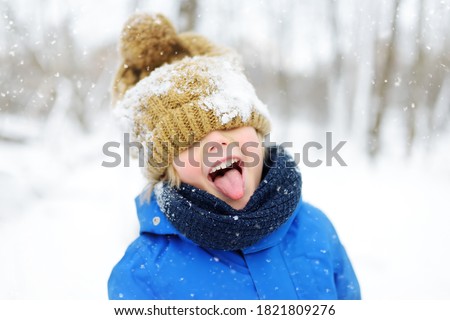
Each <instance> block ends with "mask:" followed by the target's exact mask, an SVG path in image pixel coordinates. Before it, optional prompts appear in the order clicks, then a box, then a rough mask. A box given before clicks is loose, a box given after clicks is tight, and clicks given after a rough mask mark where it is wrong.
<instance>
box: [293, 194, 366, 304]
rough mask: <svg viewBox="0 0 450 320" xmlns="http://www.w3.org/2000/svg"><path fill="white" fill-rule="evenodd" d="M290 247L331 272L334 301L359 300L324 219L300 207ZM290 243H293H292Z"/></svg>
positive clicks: (344, 259) (346, 262) (316, 211)
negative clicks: (323, 263)
mask: <svg viewBox="0 0 450 320" xmlns="http://www.w3.org/2000/svg"><path fill="white" fill-rule="evenodd" d="M291 230H292V233H291V245H294V246H296V248H297V250H299V251H297V252H299V253H300V255H301V256H303V257H305V258H306V259H309V260H311V261H320V260H324V259H325V260H326V261H328V262H329V263H330V267H331V268H332V270H333V274H334V281H335V285H336V291H337V297H338V299H360V298H361V294H360V288H359V283H358V280H357V277H356V274H355V272H354V270H353V267H352V264H351V262H350V259H349V257H348V255H347V252H346V250H345V248H344V246H343V245H342V243H341V241H340V240H339V237H338V234H337V232H336V230H335V228H334V226H333V224H332V223H331V221H330V220H329V219H328V217H327V216H326V215H325V214H324V213H323V212H322V211H321V210H320V209H318V208H316V207H314V206H313V205H311V204H309V203H303V205H302V206H300V208H299V209H298V212H297V216H296V219H295V220H294V222H293V224H292V229H291ZM293 239H294V241H292V240H293Z"/></svg>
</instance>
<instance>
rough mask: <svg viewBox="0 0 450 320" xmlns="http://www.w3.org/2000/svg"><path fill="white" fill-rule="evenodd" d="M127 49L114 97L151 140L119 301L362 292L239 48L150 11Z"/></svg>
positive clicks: (113, 283) (134, 25) (140, 18)
mask: <svg viewBox="0 0 450 320" xmlns="http://www.w3.org/2000/svg"><path fill="white" fill-rule="evenodd" d="M120 49H121V55H122V58H123V61H122V64H121V66H120V68H119V71H118V73H117V76H116V79H115V82H114V101H118V102H117V108H118V109H119V110H121V112H122V114H123V117H124V118H126V119H128V120H129V123H130V125H131V131H132V133H133V137H134V138H135V139H136V141H138V142H140V143H141V144H142V145H144V146H147V147H148V152H145V156H146V161H145V163H146V166H145V173H146V175H147V178H148V180H149V187H148V188H147V190H144V192H143V193H142V195H141V196H140V197H138V198H137V199H136V205H137V212H138V217H139V221H140V236H139V237H138V238H137V240H135V241H134V242H133V243H132V244H131V245H130V246H129V248H128V249H127V251H126V253H125V256H124V257H123V258H122V260H120V262H119V263H118V264H117V265H116V266H115V267H114V269H113V271H112V274H111V276H110V279H109V282H108V289H109V298H110V299H359V298H360V292H359V285H358V281H357V279H356V276H355V274H354V272H353V269H352V266H351V264H350V261H349V259H348V257H347V255H346V252H345V250H344V248H343V246H342V245H341V243H340V242H339V239H338V237H337V235H336V232H335V230H334V228H333V226H332V225H331V223H330V222H329V220H328V219H327V218H326V216H325V215H324V214H323V213H322V212H321V211H319V210H318V209H316V208H314V207H313V206H311V205H309V204H307V203H305V202H303V201H302V199H301V185H302V181H301V176H300V172H299V170H298V168H297V166H296V164H295V162H294V161H293V159H292V158H291V157H290V156H289V155H288V154H287V153H285V152H284V150H283V149H282V148H281V147H264V146H263V144H262V137H263V136H264V135H266V134H267V133H268V132H269V130H270V123H269V115H268V112H267V110H266V107H265V106H264V105H263V104H262V103H261V102H260V101H259V99H258V98H257V97H256V94H255V92H254V89H253V87H252V86H251V85H250V83H249V82H248V81H247V79H246V78H245V76H244V75H243V73H242V69H241V67H240V64H239V63H240V62H239V58H238V57H237V56H236V54H235V53H234V52H233V51H231V50H230V49H226V48H220V47H217V46H215V45H213V44H211V43H210V42H209V41H208V40H206V39H205V38H203V37H200V36H198V35H195V34H191V33H184V34H176V32H175V31H174V29H173V27H172V25H171V24H170V22H169V21H168V20H167V19H166V18H165V17H163V16H161V15H155V16H151V15H146V14H137V15H135V16H133V17H131V18H130V19H129V20H128V22H127V23H126V26H125V28H124V30H123V33H122V38H121V47H120ZM141 155H142V154H141Z"/></svg>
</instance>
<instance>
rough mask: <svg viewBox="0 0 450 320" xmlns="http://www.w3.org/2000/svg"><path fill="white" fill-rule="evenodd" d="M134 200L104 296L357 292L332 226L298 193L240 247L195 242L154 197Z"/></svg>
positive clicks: (339, 295) (334, 295) (335, 295)
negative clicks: (274, 223) (263, 231)
mask: <svg viewBox="0 0 450 320" xmlns="http://www.w3.org/2000/svg"><path fill="white" fill-rule="evenodd" d="M136 204H137V211H138V217H139V221H140V228H141V230H140V236H139V237H138V238H137V239H136V240H135V241H134V242H133V243H132V244H131V245H130V246H129V247H128V249H127V251H126V253H125V256H124V257H123V258H122V260H120V262H119V263H118V264H117V265H116V266H115V267H114V269H113V271H112V274H111V276H110V278H109V282H108V292H109V298H110V299H127V300H131V299H286V300H287V299H360V290H359V284H358V280H357V279H356V276H355V273H354V272H353V268H352V266H351V264H350V261H349V259H348V257H347V254H346V252H345V250H344V248H343V246H342V245H341V243H340V241H339V239H338V236H337V234H336V231H335V230H334V228H333V226H332V224H331V223H330V221H329V220H328V219H327V217H326V216H325V215H324V214H323V213H322V212H321V211H320V210H318V209H316V208H315V207H313V206H311V205H309V204H307V203H304V202H302V201H300V203H299V205H298V206H297V208H296V210H295V212H294V214H293V215H292V216H291V218H290V219H289V220H288V221H287V222H286V223H285V224H283V225H282V226H281V227H280V228H279V229H277V230H276V231H275V232H274V233H272V234H270V235H269V236H267V237H266V238H264V239H262V240H261V241H260V242H258V243H257V244H255V245H254V246H252V247H249V248H246V249H244V250H240V251H218V250H211V249H206V248H202V247H199V246H198V245H196V244H194V243H193V242H191V241H190V240H189V239H187V238H185V237H184V236H183V235H181V234H180V233H178V231H177V230H176V229H175V228H174V227H173V226H172V224H171V223H170V222H169V221H168V220H167V218H166V217H165V215H164V214H163V213H162V212H161V210H160V208H159V206H158V204H157V202H156V200H155V198H154V197H152V199H151V201H150V202H149V203H144V204H140V201H139V199H138V198H137V199H136Z"/></svg>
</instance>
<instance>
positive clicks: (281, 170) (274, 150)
mask: <svg viewBox="0 0 450 320" xmlns="http://www.w3.org/2000/svg"><path fill="white" fill-rule="evenodd" d="M301 185H302V180H301V175H300V172H299V170H298V168H297V165H296V163H295V162H294V160H293V159H292V157H291V156H290V155H288V154H287V153H285V152H284V150H283V149H282V148H280V147H271V148H270V149H269V150H268V155H267V156H266V159H265V162H264V169H263V178H262V181H261V183H260V185H259V186H258V188H257V189H256V190H255V193H254V194H253V195H252V196H251V198H250V199H249V202H248V203H247V205H246V206H245V207H244V208H243V209H240V210H236V209H234V208H232V207H231V206H230V205H228V204H227V203H225V202H224V201H222V200H220V199H218V198H217V197H215V196H213V195H211V194H210V193H208V192H206V191H204V190H200V189H198V188H195V187H193V186H191V185H188V184H185V183H182V184H181V186H180V187H179V188H173V187H170V186H168V185H167V184H164V185H163V186H162V188H161V189H160V190H159V192H158V196H157V199H158V204H159V206H160V207H161V210H162V212H164V214H165V215H166V216H167V218H168V219H169V220H170V221H171V223H172V224H173V225H174V226H175V228H176V229H177V230H178V231H179V232H180V233H182V234H183V235H185V236H186V237H187V238H188V239H190V240H192V241H193V242H195V243H197V244H198V245H200V246H202V247H205V248H211V249H218V250H239V249H244V248H246V247H249V246H251V245H253V244H255V243H256V242H258V241H259V240H261V239H262V238H264V237H265V236H267V235H269V234H270V233H272V232H273V231H275V230H276V229H277V228H278V227H280V226H281V225H282V224H283V223H285V222H286V221H287V220H288V219H289V217H290V216H291V215H292V213H293V212H294V210H295V208H296V206H297V204H298V202H299V201H300V195H301Z"/></svg>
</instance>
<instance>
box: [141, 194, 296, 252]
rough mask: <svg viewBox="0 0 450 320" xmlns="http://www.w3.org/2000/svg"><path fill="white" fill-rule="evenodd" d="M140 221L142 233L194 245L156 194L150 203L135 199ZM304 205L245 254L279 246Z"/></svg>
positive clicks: (244, 250)
mask: <svg viewBox="0 0 450 320" xmlns="http://www.w3.org/2000/svg"><path fill="white" fill-rule="evenodd" d="M135 203H136V208H137V214H138V219H139V223H140V233H141V234H143V233H152V234H158V235H177V236H179V237H181V238H183V239H185V240H186V241H188V242H191V243H193V242H192V241H191V240H189V239H188V238H186V237H185V236H184V235H182V234H181V233H180V232H178V230H177V229H175V227H174V226H173V225H172V223H171V222H170V221H169V220H168V219H167V217H166V216H165V214H164V213H163V212H162V211H161V209H160V208H159V205H158V203H157V201H156V199H155V195H154V193H153V194H152V196H151V198H150V201H145V200H142V198H141V196H137V197H136V199H135ZM302 205H303V201H302V199H300V201H299V203H298V205H297V208H296V209H295V211H294V213H293V214H292V215H291V217H290V218H289V220H288V221H286V222H285V223H284V224H282V225H281V226H280V227H279V228H278V229H277V230H276V231H274V232H273V233H271V234H269V235H268V236H267V237H265V238H263V239H261V240H260V241H258V242H257V243H256V244H254V245H252V246H250V247H247V248H244V249H243V250H242V252H243V253H244V254H250V253H255V252H258V251H261V250H264V249H267V248H270V247H273V246H276V245H277V244H279V243H280V242H281V241H282V240H283V238H284V236H285V235H286V233H287V232H288V230H289V228H290V226H291V224H292V222H293V221H294V219H295V217H296V216H297V213H298V212H299V209H300V207H301V206H302ZM193 244H194V243H193Z"/></svg>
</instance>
